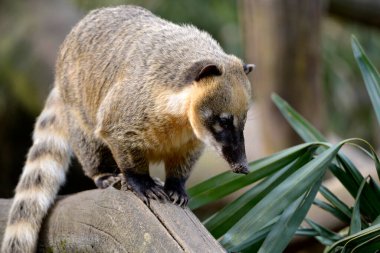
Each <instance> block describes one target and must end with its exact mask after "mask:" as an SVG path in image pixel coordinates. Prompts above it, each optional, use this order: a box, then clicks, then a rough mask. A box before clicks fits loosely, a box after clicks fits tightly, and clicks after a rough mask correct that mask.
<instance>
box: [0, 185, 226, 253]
mask: <svg viewBox="0 0 380 253" xmlns="http://www.w3.org/2000/svg"><path fill="white" fill-rule="evenodd" d="M11 203H12V200H11V199H0V228H1V229H0V240H1V239H2V237H3V233H4V228H5V224H6V220H7V214H8V211H9V208H10V205H11ZM39 251H41V252H210V253H211V252H212V253H214V252H225V251H224V249H223V248H222V247H221V246H220V245H219V243H218V242H217V241H216V240H215V239H214V238H213V237H212V236H211V235H210V234H209V233H208V231H207V230H206V229H205V228H204V227H203V225H202V224H201V223H200V221H199V220H198V219H197V218H196V217H195V216H194V214H193V213H192V212H191V211H190V210H189V209H188V208H186V209H183V208H181V207H178V206H174V205H172V204H170V203H159V202H157V201H151V205H150V207H147V206H146V205H145V204H144V203H143V202H142V201H141V200H139V199H138V198H137V197H136V196H135V195H134V194H133V193H131V192H124V191H119V190H116V189H113V188H109V189H106V190H91V191H85V192H81V193H78V194H75V195H70V196H67V197H62V198H60V199H59V200H57V202H56V203H55V205H54V207H53V208H52V209H51V211H50V213H49V215H48V217H47V218H46V220H45V222H44V224H43V227H42V229H41V233H40V241H39Z"/></svg>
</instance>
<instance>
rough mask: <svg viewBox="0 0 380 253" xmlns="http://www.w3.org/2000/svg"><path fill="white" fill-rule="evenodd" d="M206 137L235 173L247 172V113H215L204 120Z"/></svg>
mask: <svg viewBox="0 0 380 253" xmlns="http://www.w3.org/2000/svg"><path fill="white" fill-rule="evenodd" d="M204 124H205V126H206V129H207V130H206V131H207V132H206V133H205V135H206V136H205V137H206V138H205V139H206V142H207V144H209V145H210V146H212V147H213V148H214V149H215V150H216V151H217V152H218V153H219V155H221V156H222V157H223V158H224V159H225V160H226V161H227V162H228V164H229V165H230V167H231V170H232V171H233V172H235V173H242V174H247V173H248V172H249V171H248V164H247V157H246V154H245V142H244V135H243V130H244V124H245V115H244V116H242V117H240V118H239V116H237V115H231V114H228V113H221V114H220V115H213V116H210V117H208V119H207V120H206V121H205V122H204Z"/></svg>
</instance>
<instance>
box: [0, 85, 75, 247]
mask: <svg viewBox="0 0 380 253" xmlns="http://www.w3.org/2000/svg"><path fill="white" fill-rule="evenodd" d="M63 115H64V113H63V104H62V101H61V99H60V97H59V93H58V90H57V89H56V88H55V89H53V90H52V92H51V93H50V95H49V97H48V100H47V102H46V105H45V109H44V110H43V111H42V113H41V115H40V116H39V117H38V119H37V123H36V126H35V130H34V134H33V146H32V147H31V148H30V150H29V153H28V156H27V161H26V163H25V166H24V169H23V172H22V175H21V178H20V181H19V183H18V185H17V188H16V194H15V197H14V200H13V204H12V207H11V209H10V213H9V217H8V224H7V227H6V230H5V234H4V238H3V242H2V247H1V252H2V253H11V252H12V253H16V252H17V253H18V252H20V253H32V252H35V251H36V250H37V243H38V234H39V230H40V227H41V223H42V220H43V218H44V217H45V215H46V214H47V212H48V210H49V207H50V206H51V205H52V203H53V202H54V199H55V197H56V195H57V192H58V190H59V187H60V186H61V185H62V184H63V183H64V181H65V177H66V175H65V174H66V171H67V168H68V166H69V163H70V157H71V148H70V145H69V142H68V133H67V131H68V130H67V123H65V122H64V118H63Z"/></svg>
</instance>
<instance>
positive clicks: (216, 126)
mask: <svg viewBox="0 0 380 253" xmlns="http://www.w3.org/2000/svg"><path fill="white" fill-rule="evenodd" d="M212 128H214V130H215V132H217V133H220V132H222V131H223V128H222V127H221V126H220V124H219V123H215V124H214V125H212Z"/></svg>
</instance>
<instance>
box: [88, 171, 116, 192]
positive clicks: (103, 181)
mask: <svg viewBox="0 0 380 253" xmlns="http://www.w3.org/2000/svg"><path fill="white" fill-rule="evenodd" d="M121 178H122V175H121V174H113V173H103V174H99V175H96V176H95V177H94V183H95V185H96V187H98V188H100V189H105V188H108V187H110V186H113V187H115V188H118V189H120V187H121V186H120V185H121Z"/></svg>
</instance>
